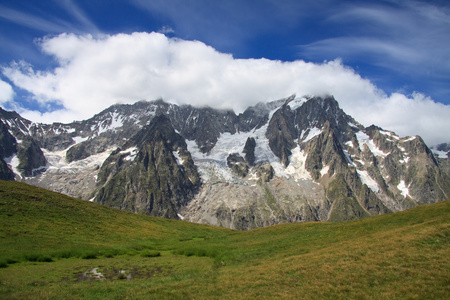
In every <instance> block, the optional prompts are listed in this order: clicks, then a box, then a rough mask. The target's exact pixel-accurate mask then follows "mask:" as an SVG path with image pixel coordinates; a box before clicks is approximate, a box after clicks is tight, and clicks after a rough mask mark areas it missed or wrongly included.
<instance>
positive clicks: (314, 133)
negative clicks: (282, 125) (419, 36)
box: [300, 127, 322, 143]
mask: <svg viewBox="0 0 450 300" xmlns="http://www.w3.org/2000/svg"><path fill="white" fill-rule="evenodd" d="M321 133H322V129H320V128H317V127H313V128H310V129H309V132H308V135H307V136H306V137H305V136H304V135H305V134H306V131H305V133H303V131H302V132H301V134H300V136H303V138H302V142H304V143H306V142H307V141H309V140H310V139H312V138H313V137H315V136H318V135H319V134H321Z"/></svg>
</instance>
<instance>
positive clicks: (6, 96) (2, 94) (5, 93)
mask: <svg viewBox="0 0 450 300" xmlns="http://www.w3.org/2000/svg"><path fill="white" fill-rule="evenodd" d="M13 97H14V91H13V88H12V87H11V85H10V84H9V83H7V82H4V81H3V80H1V79H0V104H4V103H6V102H8V101H11V100H12V99H13Z"/></svg>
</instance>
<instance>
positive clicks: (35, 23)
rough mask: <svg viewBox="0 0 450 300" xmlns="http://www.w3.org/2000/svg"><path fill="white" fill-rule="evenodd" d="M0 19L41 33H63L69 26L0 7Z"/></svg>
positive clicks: (54, 20)
mask: <svg viewBox="0 0 450 300" xmlns="http://www.w3.org/2000/svg"><path fill="white" fill-rule="evenodd" d="M0 18H2V19H5V20H7V21H9V22H12V23H15V24H18V25H21V26H25V27H28V28H31V29H35V30H40V31H43V32H52V33H55V32H64V31H66V30H67V29H68V28H70V24H69V23H68V22H65V21H63V20H60V19H54V18H51V20H49V19H46V18H43V17H40V16H36V15H33V14H29V13H25V12H22V11H18V10H14V9H11V8H8V7H5V6H2V5H0Z"/></svg>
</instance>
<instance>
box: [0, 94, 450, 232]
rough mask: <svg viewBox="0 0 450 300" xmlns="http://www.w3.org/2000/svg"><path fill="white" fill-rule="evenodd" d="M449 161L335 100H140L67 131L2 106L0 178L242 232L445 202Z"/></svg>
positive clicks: (71, 125) (448, 192)
mask: <svg viewBox="0 0 450 300" xmlns="http://www.w3.org/2000/svg"><path fill="white" fill-rule="evenodd" d="M442 149H443V148H442V147H440V151H441V152H442V151H443V150H442ZM447 150H448V149H447ZM449 166H450V164H449V158H448V152H447V158H445V157H444V158H442V155H441V157H438V156H436V155H435V154H433V152H432V151H431V150H430V148H428V146H427V145H426V144H425V142H424V141H423V140H422V138H421V137H419V136H411V137H400V136H398V135H397V134H395V133H394V132H392V131H388V130H384V129H382V128H380V127H377V126H375V125H372V126H369V127H364V126H363V125H361V124H360V123H359V122H358V121H356V120H354V119H353V118H352V117H351V116H349V115H347V114H346V113H345V112H344V111H343V110H342V109H341V108H340V107H339V104H338V102H337V101H336V100H335V99H334V97H332V96H324V97H314V96H305V97H297V96H295V95H293V96H291V97H288V98H286V99H281V100H277V101H273V102H269V103H259V104H257V105H255V106H252V107H249V108H248V109H246V110H245V111H244V112H243V113H240V114H236V113H234V112H233V111H231V110H217V109H213V108H209V107H202V108H199V107H193V106H190V105H175V104H170V103H167V102H164V101H163V100H156V101H149V102H147V101H140V102H137V103H135V104H132V105H119V104H118V105H114V106H111V107H109V108H107V109H106V110H104V111H102V112H101V113H99V114H97V115H95V116H93V117H92V118H90V119H88V120H84V121H76V122H72V123H69V124H62V123H53V124H40V123H34V122H31V121H29V120H27V119H25V118H23V117H21V116H20V115H19V114H17V113H16V112H9V111H5V110H3V109H0V179H3V180H17V181H23V182H26V183H29V184H33V185H36V186H40V187H43V188H46V189H49V190H53V191H57V192H60V193H63V194H67V195H69V196H73V197H77V198H80V199H84V200H89V201H93V202H97V203H101V204H104V205H107V206H110V207H114V208H118V209H122V210H127V211H131V212H135V213H141V214H147V215H152V216H159V217H165V218H171V219H182V220H187V221H191V222H197V223H206V224H211V225H218V226H223V227H229V228H234V229H240V230H246V229H252V228H257V227H263V226H268V225H273V224H279V223H287V222H305V221H344V220H351V219H355V218H362V217H367V216H372V215H379V214H385V213H390V212H397V211H402V210H405V209H408V208H411V207H415V206H418V205H421V204H429V203H435V202H438V201H442V200H447V199H449V195H450V175H449V173H450V167H449Z"/></svg>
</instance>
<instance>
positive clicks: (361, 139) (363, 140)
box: [356, 131, 389, 158]
mask: <svg viewBox="0 0 450 300" xmlns="http://www.w3.org/2000/svg"><path fill="white" fill-rule="evenodd" d="M356 138H357V139H358V143H359V148H360V149H361V151H364V146H363V145H367V147H369V149H370V151H371V152H372V153H373V155H375V156H381V157H383V158H384V157H386V156H388V155H389V153H384V152H383V151H381V149H379V148H378V147H377V145H375V143H374V142H373V141H372V140H371V139H370V137H369V136H368V135H367V134H365V133H364V132H362V131H359V132H357V133H356Z"/></svg>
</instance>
